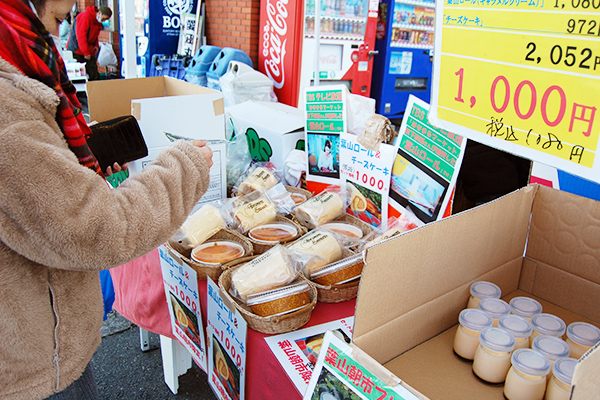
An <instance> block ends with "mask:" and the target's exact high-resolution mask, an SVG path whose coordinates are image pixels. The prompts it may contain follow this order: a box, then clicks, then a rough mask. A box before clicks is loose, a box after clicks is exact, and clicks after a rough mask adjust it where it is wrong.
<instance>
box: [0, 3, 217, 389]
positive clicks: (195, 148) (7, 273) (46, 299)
mask: <svg viewBox="0 0 600 400" xmlns="http://www.w3.org/2000/svg"><path fill="white" fill-rule="evenodd" d="M74 2H75V0H35V1H34V5H31V4H28V2H27V0H2V6H1V7H0V37H2V41H1V43H0V143H1V146H0V171H2V179H0V193H1V195H0V296H1V301H0V399H3V400H6V399H27V400H30V399H43V398H46V397H48V396H51V395H53V394H54V393H58V395H54V396H53V397H52V398H57V399H58V398H59V399H67V398H80V399H86V400H87V399H90V398H97V389H96V387H95V383H94V382H93V377H90V371H91V368H90V366H89V363H90V360H91V358H92V355H93V354H94V352H95V350H96V348H97V347H98V345H99V344H100V341H101V338H100V327H101V325H102V316H103V308H102V294H101V290H100V281H99V276H98V271H99V270H101V269H107V268H111V267H114V266H117V265H120V264H123V263H126V262H128V261H130V260H132V259H134V258H137V257H139V256H141V255H143V254H146V253H147V252H149V251H151V250H153V249H154V248H156V247H157V246H159V245H160V244H162V243H164V242H165V241H166V240H167V239H168V238H169V237H170V236H171V235H172V234H173V233H174V232H175V230H176V229H177V228H178V227H179V226H180V225H181V224H182V223H183V221H184V220H185V218H186V217H187V215H188V214H189V213H190V212H191V210H192V208H193V206H194V205H195V204H196V202H197V201H198V200H199V199H200V197H201V196H202V195H203V194H204V192H205V191H206V189H207V187H208V184H209V168H210V166H211V165H212V160H211V158H212V152H211V151H210V149H209V148H208V147H206V146H205V143H204V142H202V141H194V142H183V141H180V142H176V143H174V144H173V145H172V146H171V147H170V148H168V149H167V150H165V151H163V153H161V154H160V155H159V156H158V157H157V158H156V160H155V161H154V163H153V164H152V165H151V166H149V167H148V168H147V169H146V170H145V171H144V172H142V173H139V174H136V175H134V176H132V177H130V178H129V179H127V180H126V181H125V182H123V183H122V184H121V186H119V187H118V188H116V189H111V188H110V187H109V185H108V184H107V183H106V181H105V179H104V178H103V176H102V173H101V171H99V168H98V163H97V162H96V161H95V158H94V157H93V155H92V154H91V152H89V149H88V148H87V145H86V144H85V139H84V137H85V134H86V133H87V132H88V130H89V128H88V127H87V125H85V121H83V120H82V117H81V114H80V108H79V107H80V105H79V102H78V101H77V100H76V97H75V91H74V89H73V88H72V85H70V82H68V78H66V72H65V70H64V63H63V62H62V59H61V58H60V55H59V53H58V52H57V51H56V47H55V46H54V44H53V41H52V39H51V36H50V34H55V35H57V34H58V25H59V24H60V22H61V21H62V19H64V17H65V16H66V13H68V12H69V11H70V10H71V8H72V6H73V4H74ZM115 95H117V94H115ZM82 121H83V122H82ZM84 371H86V373H84ZM82 373H84V374H83V375H82ZM84 377H85V379H84ZM90 378H91V380H90ZM82 381H86V382H87V386H86V388H84V389H83V390H81V391H77V390H79V389H77V387H78V384H77V383H78V382H80V383H81V382H82ZM74 382H75V383H74ZM79 386H81V385H79ZM65 388H67V390H64V389H65ZM72 388H75V389H74V390H71V389H72ZM69 393H70V394H69Z"/></svg>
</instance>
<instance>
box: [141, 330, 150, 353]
mask: <svg viewBox="0 0 600 400" xmlns="http://www.w3.org/2000/svg"><path fill="white" fill-rule="evenodd" d="M140 348H141V349H142V351H148V350H150V340H149V338H148V331H147V330H145V329H142V328H140Z"/></svg>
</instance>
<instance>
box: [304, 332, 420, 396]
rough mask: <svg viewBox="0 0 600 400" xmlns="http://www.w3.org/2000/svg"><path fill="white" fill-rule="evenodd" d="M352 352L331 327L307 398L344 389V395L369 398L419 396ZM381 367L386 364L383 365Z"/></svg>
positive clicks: (340, 391) (306, 394)
mask: <svg viewBox="0 0 600 400" xmlns="http://www.w3.org/2000/svg"><path fill="white" fill-rule="evenodd" d="M352 352H353V349H352V348H351V347H350V346H349V345H348V344H347V343H345V342H344V341H342V340H340V339H339V338H337V337H336V336H335V335H333V333H332V332H331V331H328V332H327V333H326V334H325V338H324V340H323V345H322V347H321V352H320V354H319V359H318V361H317V364H316V366H315V370H314V372H313V376H312V378H311V380H310V384H309V386H308V389H307V391H306V393H305V394H304V400H311V399H316V398H320V399H324V398H329V397H327V396H323V393H331V394H333V393H337V394H340V393H343V395H342V397H343V398H352V399H354V398H360V399H365V400H402V399H404V400H416V399H417V397H415V395H413V394H412V393H410V392H409V391H408V390H407V389H406V388H404V387H403V386H401V385H400V384H394V385H393V386H391V385H389V384H387V383H385V382H383V381H382V380H381V379H379V378H378V377H377V376H376V375H375V374H374V373H372V372H371V370H370V369H368V368H367V367H365V366H364V365H362V364H361V363H360V362H358V361H357V360H355V359H354V357H353V356H352ZM378 367H380V368H383V367H381V365H378ZM319 393H320V397H318V396H319V395H318V394H319ZM332 397H333V396H332ZM333 398H339V396H336V397H333Z"/></svg>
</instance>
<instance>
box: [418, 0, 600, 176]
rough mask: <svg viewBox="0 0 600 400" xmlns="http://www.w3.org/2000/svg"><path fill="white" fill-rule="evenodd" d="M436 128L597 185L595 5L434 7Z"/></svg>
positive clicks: (526, 2)
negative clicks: (588, 180) (594, 182)
mask: <svg viewBox="0 0 600 400" xmlns="http://www.w3.org/2000/svg"><path fill="white" fill-rule="evenodd" d="M435 37H436V43H435V47H434V69H433V72H434V73H433V85H432V101H431V110H430V113H429V118H430V120H431V122H432V124H433V125H435V126H437V127H440V128H443V129H446V130H449V131H452V132H456V133H457V134H460V135H463V136H465V137H467V138H469V139H473V140H476V141H478V142H481V143H484V144H487V145H489V146H492V147H496V148H499V149H502V150H505V151H508V152H511V153H513V154H517V155H520V156H522V157H525V158H529V159H532V160H536V161H540V162H542V163H544V164H547V165H551V166H554V167H556V168H559V169H561V170H564V171H567V172H570V173H573V174H576V175H579V176H583V177H585V178H587V179H590V180H594V181H597V182H600V161H597V159H598V157H596V154H597V151H598V144H599V140H600V110H598V108H599V107H598V104H599V103H600V100H599V99H600V0H549V1H548V0H444V1H440V2H437V5H436V35H435Z"/></svg>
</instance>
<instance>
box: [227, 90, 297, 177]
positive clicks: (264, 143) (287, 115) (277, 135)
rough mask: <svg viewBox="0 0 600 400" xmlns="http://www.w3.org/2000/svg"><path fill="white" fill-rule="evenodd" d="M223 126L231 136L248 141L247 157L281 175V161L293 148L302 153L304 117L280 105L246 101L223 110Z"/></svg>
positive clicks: (293, 109)
mask: <svg viewBox="0 0 600 400" xmlns="http://www.w3.org/2000/svg"><path fill="white" fill-rule="evenodd" d="M225 114H226V116H227V124H228V125H231V126H232V127H233V131H234V132H235V135H240V134H245V135H246V137H247V138H248V147H249V150H250V156H251V157H252V158H257V159H258V161H270V162H271V163H273V165H275V168H277V170H280V171H282V172H283V162H284V161H285V159H286V157H287V156H288V154H289V153H290V151H292V150H294V149H299V150H304V114H303V113H302V112H301V111H300V110H299V109H298V108H295V107H290V106H288V105H286V104H282V103H272V102H257V101H246V102H243V103H239V104H236V105H234V106H231V107H227V109H226V110H225Z"/></svg>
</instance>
